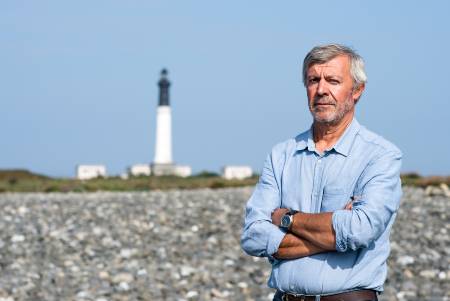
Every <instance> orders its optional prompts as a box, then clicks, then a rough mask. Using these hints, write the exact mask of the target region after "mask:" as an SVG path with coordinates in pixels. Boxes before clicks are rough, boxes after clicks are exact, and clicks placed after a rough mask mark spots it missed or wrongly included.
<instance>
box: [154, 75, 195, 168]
mask: <svg viewBox="0 0 450 301" xmlns="http://www.w3.org/2000/svg"><path fill="white" fill-rule="evenodd" d="M158 86H159V102H158V108H157V109H156V143H155V158H154V160H153V163H152V166H151V170H152V174H153V175H155V176H169V175H175V176H180V177H187V176H190V175H191V173H192V170H191V167H190V166H187V165H175V163H174V162H173V159H172V112H171V108H170V103H169V87H170V82H169V80H168V79H167V70H166V69H163V70H162V71H161V79H160V80H159V82H158Z"/></svg>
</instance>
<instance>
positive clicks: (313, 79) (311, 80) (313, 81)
mask: <svg viewBox="0 0 450 301" xmlns="http://www.w3.org/2000/svg"><path fill="white" fill-rule="evenodd" d="M318 81H319V79H318V78H310V79H309V83H310V84H315V83H317V82H318Z"/></svg>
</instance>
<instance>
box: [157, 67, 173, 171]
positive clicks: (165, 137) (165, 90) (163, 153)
mask: <svg viewBox="0 0 450 301" xmlns="http://www.w3.org/2000/svg"><path fill="white" fill-rule="evenodd" d="M158 86H159V103H158V108H157V109H156V144H155V158H154V160H153V164H158V165H172V164H173V162H172V112H171V108H170V104H169V87H170V82H169V80H168V79H167V70H166V69H163V70H162V71H161V79H160V80H159V82H158Z"/></svg>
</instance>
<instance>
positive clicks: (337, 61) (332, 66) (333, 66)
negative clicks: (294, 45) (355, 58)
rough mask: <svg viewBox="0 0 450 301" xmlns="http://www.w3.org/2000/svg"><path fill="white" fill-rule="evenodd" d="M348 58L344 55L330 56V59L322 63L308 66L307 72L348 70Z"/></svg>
mask: <svg viewBox="0 0 450 301" xmlns="http://www.w3.org/2000/svg"><path fill="white" fill-rule="evenodd" d="M349 67H350V62H349V58H348V57H347V56H345V55H340V56H337V57H334V58H332V59H331V60H329V61H327V62H324V63H315V64H312V65H311V66H310V67H309V68H308V73H317V72H320V73H321V72H333V73H334V72H339V73H340V72H342V71H344V72H345V71H349V70H350V68H349Z"/></svg>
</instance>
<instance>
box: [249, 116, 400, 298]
mask: <svg viewBox="0 0 450 301" xmlns="http://www.w3.org/2000/svg"><path fill="white" fill-rule="evenodd" d="M401 158H402V153H401V152H400V150H399V149H398V148H397V147H395V146H394V145H393V144H392V143H390V142H388V141H387V140H385V139H384V138H382V137H381V136H378V135H376V134H374V133H373V132H370V131H369V130H367V129H366V128H365V127H363V126H361V125H360V124H359V123H358V121H356V119H353V121H352V123H351V124H350V125H349V126H348V127H347V129H346V130H345V132H344V134H343V135H342V136H341V137H340V138H339V140H338V142H337V143H336V145H335V146H334V147H333V148H331V149H329V150H326V151H325V152H324V153H323V154H320V153H318V152H317V151H316V149H315V144H314V141H313V136H312V129H310V130H308V131H306V132H304V133H302V134H300V135H298V136H297V137H295V138H294V139H290V140H287V141H285V142H283V143H280V144H278V145H276V146H275V147H274V148H273V149H272V152H271V153H270V154H269V156H268V157H267V159H266V161H265V164H264V169H263V171H262V174H261V177H260V180H259V182H258V184H257V185H256V188H255V190H254V192H253V194H252V196H251V198H250V199H249V201H248V203H247V206H246V215H245V225H244V230H243V233H242V237H241V245H242V248H243V249H244V251H245V252H246V253H248V254H249V255H253V256H262V257H268V258H269V261H270V262H271V263H272V273H271V275H270V278H269V283H268V284H269V286H270V287H272V288H276V289H278V290H281V291H283V292H289V293H296V294H307V295H326V294H335V293H339V292H344V291H350V290H355V289H373V290H377V291H382V290H383V283H384V281H385V279H386V274H387V266H386V260H387V258H388V256H389V250H390V249H389V233H390V229H391V227H392V224H393V222H394V219H395V217H396V214H397V210H398V207H399V203H400V198H401V195H402V191H401V182H400V166H401ZM352 196H353V197H356V198H357V200H356V201H355V202H354V203H353V209H352V210H344V209H343V208H344V206H345V205H346V204H347V203H348V202H349V201H350V198H351V197H352ZM280 207H282V208H290V209H294V210H301V211H302V212H306V213H318V212H334V213H333V216H332V223H333V228H334V231H335V232H336V251H332V252H325V253H320V254H316V255H312V256H307V257H303V258H298V259H293V260H277V259H275V258H273V257H272V255H273V254H274V253H275V252H277V250H278V247H279V245H280V243H281V240H282V239H283V237H284V235H285V232H283V231H282V230H281V229H280V228H278V227H277V226H275V225H273V224H272V222H271V213H272V211H273V210H275V209H276V208H280Z"/></svg>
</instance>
